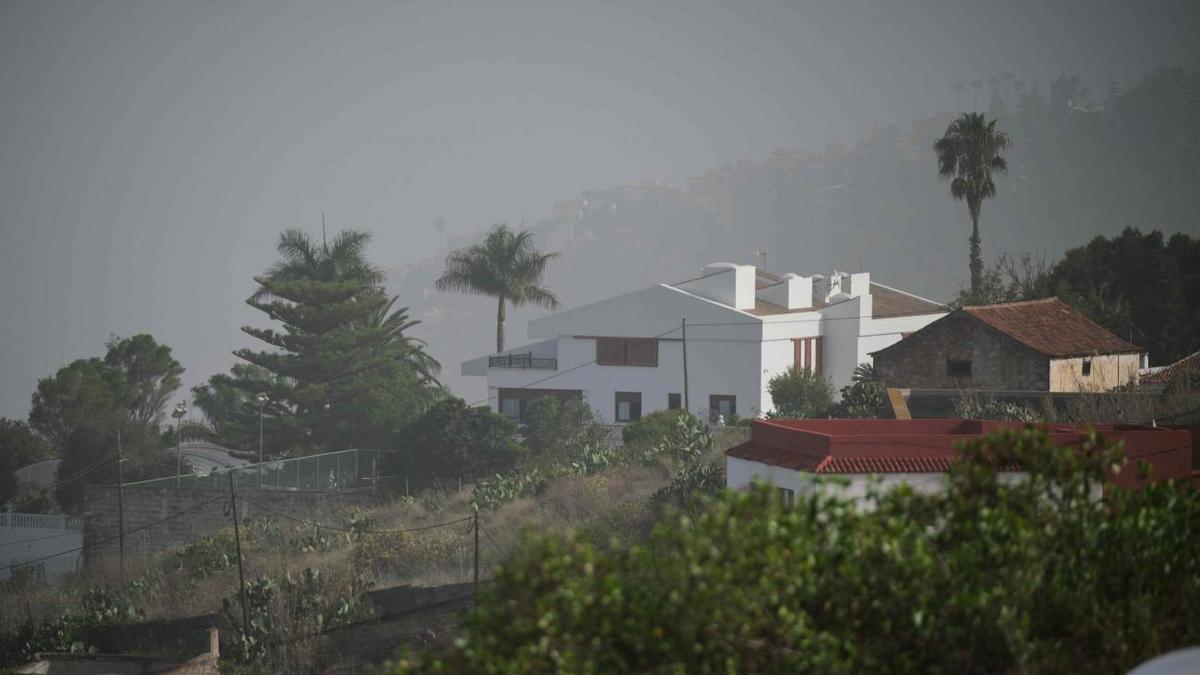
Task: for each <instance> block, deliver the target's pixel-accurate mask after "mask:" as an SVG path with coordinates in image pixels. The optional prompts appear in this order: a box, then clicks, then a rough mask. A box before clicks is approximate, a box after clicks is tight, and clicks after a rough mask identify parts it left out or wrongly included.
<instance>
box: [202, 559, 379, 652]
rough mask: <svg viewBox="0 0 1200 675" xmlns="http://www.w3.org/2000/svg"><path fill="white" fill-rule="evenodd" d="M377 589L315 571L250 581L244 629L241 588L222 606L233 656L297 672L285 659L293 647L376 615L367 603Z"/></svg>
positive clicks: (369, 583) (361, 580) (363, 580)
mask: <svg viewBox="0 0 1200 675" xmlns="http://www.w3.org/2000/svg"><path fill="white" fill-rule="evenodd" d="M373 585H374V582H372V581H371V580H370V579H368V578H367V577H365V576H363V575H361V574H359V575H356V576H354V577H351V578H348V579H336V578H330V577H329V576H328V575H323V574H321V572H320V570H315V569H312V568H311V567H306V568H305V569H304V571H303V572H301V573H300V574H298V575H292V574H291V573H290V572H288V573H285V574H284V576H283V578H282V579H279V580H278V581H275V580H274V579H272V578H271V577H269V576H265V575H264V576H260V577H258V578H256V579H253V580H251V581H248V582H247V583H246V616H247V619H248V625H247V626H246V627H245V629H243V626H242V608H241V604H240V603H241V599H240V594H239V592H238V589H237V588H235V589H234V592H233V593H232V594H231V596H230V597H228V598H226V599H225V600H224V603H223V605H224V615H225V620H226V621H227V622H228V624H229V626H230V627H232V630H231V631H229V634H230V635H233V636H234V639H233V642H234V647H235V649H234V650H233V655H234V657H235V658H237V659H238V660H240V661H241V662H243V663H257V664H263V665H267V666H270V667H271V670H274V671H277V672H283V671H285V670H294V669H295V664H288V663H286V660H285V657H286V656H287V654H288V652H287V647H288V645H289V644H294V643H296V642H311V640H310V638H311V637H313V636H316V635H319V634H320V633H323V632H325V631H328V630H332V629H334V628H338V627H341V626H345V625H348V624H350V623H352V622H354V621H356V620H360V619H364V618H367V617H369V616H371V614H372V608H371V607H370V606H369V605H368V604H366V603H365V602H364V599H363V598H364V594H365V593H366V592H367V591H368V590H370V589H371V587H372V586H373ZM293 653H294V652H293ZM305 665H308V666H310V667H311V666H313V665H315V664H305ZM288 666H291V667H288Z"/></svg>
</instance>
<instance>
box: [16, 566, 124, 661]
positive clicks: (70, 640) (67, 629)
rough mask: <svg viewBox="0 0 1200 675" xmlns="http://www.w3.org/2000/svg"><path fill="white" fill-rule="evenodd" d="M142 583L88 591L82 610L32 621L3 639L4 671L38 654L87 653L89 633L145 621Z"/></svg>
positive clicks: (80, 604) (83, 598) (82, 601)
mask: <svg viewBox="0 0 1200 675" xmlns="http://www.w3.org/2000/svg"><path fill="white" fill-rule="evenodd" d="M143 590H144V584H143V583H142V582H141V581H131V582H129V583H128V584H126V585H125V586H124V587H122V588H116V589H114V588H110V587H107V586H105V587H101V588H93V589H90V590H88V591H86V592H85V593H84V594H83V596H82V598H80V603H79V607H78V608H76V609H71V610H68V611H66V612H64V613H63V614H61V615H60V616H58V617H57V618H54V619H49V620H37V619H30V620H28V621H26V622H25V623H24V624H22V625H21V626H19V627H18V628H17V630H15V631H13V632H10V633H6V634H4V635H0V667H9V666H17V665H20V664H22V663H25V662H26V661H29V660H30V659H31V658H32V657H33V655H34V654H36V653H38V652H84V651H87V650H88V648H89V645H88V644H87V643H86V639H87V632H88V630H89V629H91V628H93V627H98V626H111V625H114V624H120V623H131V622H136V621H141V620H143V619H144V618H145V613H144V612H143V611H142V609H141V606H140V603H139V600H140V596H141V594H142V591H143Z"/></svg>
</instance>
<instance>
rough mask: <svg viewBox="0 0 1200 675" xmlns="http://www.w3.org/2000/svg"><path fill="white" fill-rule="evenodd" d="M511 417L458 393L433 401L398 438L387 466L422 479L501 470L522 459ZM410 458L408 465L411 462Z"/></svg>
mask: <svg viewBox="0 0 1200 675" xmlns="http://www.w3.org/2000/svg"><path fill="white" fill-rule="evenodd" d="M516 435H517V427H516V425H515V424H513V422H512V420H510V419H508V418H507V417H504V416H503V415H497V414H496V413H494V412H492V411H491V409H489V408H487V407H486V406H477V407H470V406H468V405H467V404H466V402H465V401H463V400H462V399H460V398H449V399H445V400H442V401H439V402H438V403H436V404H434V405H433V406H432V407H431V408H430V409H429V410H427V411H426V412H425V413H424V414H423V415H421V416H420V417H418V418H417V419H416V420H414V421H413V422H412V423H411V424H409V425H408V426H407V427H405V429H404V430H403V432H401V433H400V434H399V435H398V437H397V442H396V447H397V451H396V452H394V453H390V456H389V457H387V458H386V459H385V460H384V461H385V469H386V470H387V471H388V472H389V473H392V474H400V475H409V476H417V477H424V478H441V479H443V480H447V479H451V480H452V479H453V478H455V477H460V476H464V477H473V476H478V475H487V474H488V473H494V472H497V471H504V470H507V469H508V468H510V467H512V466H514V465H515V464H516V463H517V461H518V460H519V459H520V458H521V448H520V446H519V445H518V444H517V442H516V440H515V438H516ZM410 459H411V467H410V466H409V462H410Z"/></svg>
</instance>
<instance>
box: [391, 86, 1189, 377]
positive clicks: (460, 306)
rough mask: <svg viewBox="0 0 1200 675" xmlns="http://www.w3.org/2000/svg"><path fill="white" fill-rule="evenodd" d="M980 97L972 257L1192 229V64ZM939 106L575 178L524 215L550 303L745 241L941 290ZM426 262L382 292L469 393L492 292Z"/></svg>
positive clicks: (960, 243)
mask: <svg viewBox="0 0 1200 675" xmlns="http://www.w3.org/2000/svg"><path fill="white" fill-rule="evenodd" d="M991 106H992V109H991V110H990V113H991V114H992V115H994V116H998V117H999V118H1000V120H1001V126H1002V128H1003V129H1005V130H1006V131H1007V132H1008V133H1009V134H1010V135H1011V136H1012V139H1013V147H1012V149H1011V151H1010V153H1009V164H1010V167H1011V170H1010V172H1009V174H1008V175H1007V176H1005V177H1002V178H1001V179H1000V180H999V181H998V187H997V190H998V195H997V197H996V198H995V199H994V200H991V201H989V202H987V203H985V204H984V207H983V217H982V221H981V226H982V234H983V249H984V256H985V260H991V259H994V258H995V257H996V256H998V255H999V254H1001V253H1003V252H1012V251H1034V252H1042V253H1046V254H1048V255H1051V256H1053V255H1057V254H1059V253H1061V252H1062V251H1063V250H1064V249H1066V248H1068V247H1070V246H1076V245H1080V244H1083V243H1085V242H1086V241H1087V240H1089V239H1090V238H1092V237H1093V236H1095V235H1097V234H1115V233H1117V232H1119V231H1120V230H1121V229H1122V228H1123V227H1126V226H1135V227H1141V228H1142V229H1143V230H1148V229H1155V228H1156V229H1160V230H1163V231H1165V232H1168V233H1169V232H1176V231H1183V232H1189V233H1200V222H1198V220H1197V217H1196V214H1197V213H1198V212H1200V190H1198V189H1197V188H1198V187H1200V163H1198V162H1197V156H1198V155H1200V73H1196V72H1192V73H1188V72H1185V71H1183V70H1180V69H1164V70H1160V71H1157V72H1155V73H1153V74H1151V75H1148V76H1147V77H1145V78H1144V79H1143V80H1141V81H1140V82H1139V83H1137V84H1136V85H1135V86H1133V87H1132V88H1130V89H1129V90H1127V91H1125V92H1118V91H1112V90H1110V92H1109V95H1108V96H1107V97H1106V98H1105V100H1104V101H1101V102H1092V101H1090V100H1089V96H1088V93H1087V90H1086V88H1085V87H1082V86H1081V85H1080V84H1079V83H1078V81H1077V80H1075V79H1074V78H1067V77H1060V78H1059V79H1057V80H1056V81H1055V82H1054V83H1052V85H1051V87H1050V93H1049V96H1048V97H1047V98H1043V97H1042V96H1040V94H1039V92H1038V88H1037V87H1036V86H1034V87H1033V88H1032V89H1031V90H1028V91H1025V92H1023V94H1022V95H1021V96H1020V100H1018V101H1016V103H1015V105H1006V104H1005V102H1004V101H1003V99H1002V97H1001V96H1000V95H999V92H994V95H993V100H992V103H991ZM953 117H954V115H952V114H949V113H946V114H940V115H936V116H933V117H929V118H926V119H922V120H919V121H917V122H914V123H913V124H912V125H911V126H910V127H909V128H908V129H907V130H903V131H902V130H900V129H898V128H897V127H888V128H885V129H880V130H878V131H876V132H875V133H873V134H872V135H870V136H869V137H868V138H865V139H863V140H862V141H861V142H860V143H858V145H857V146H855V147H853V148H842V147H840V146H837V145H831V146H830V147H828V148H826V149H825V150H824V151H822V152H820V153H813V152H806V151H803V150H796V149H792V150H778V151H776V152H775V153H773V154H772V155H771V156H770V157H767V158H765V159H756V160H742V161H739V162H736V163H726V164H725V165H723V166H721V167H719V168H716V169H713V170H710V171H708V172H706V173H704V174H703V175H701V176H696V177H694V178H692V179H691V180H689V181H688V184H687V185H686V186H668V185H654V184H650V185H631V186H620V187H615V188H612V189H609V190H601V191H594V192H584V193H582V194H581V195H580V196H578V197H575V198H572V199H568V200H566V201H564V202H562V203H560V204H558V205H557V206H556V207H554V209H553V211H552V212H551V213H550V215H548V216H547V217H545V218H544V219H542V220H541V221H540V222H538V223H536V224H534V225H531V226H530V227H531V229H533V230H534V231H535V232H536V233H537V235H538V245H539V246H540V247H542V248H544V249H548V250H554V251H560V252H561V253H562V254H563V255H562V259H561V260H560V261H559V262H557V263H555V264H554V265H552V267H551V270H550V272H549V275H548V280H549V283H550V285H551V287H552V288H554V289H555V290H556V291H557V292H558V294H559V298H560V299H561V300H562V301H563V303H564V304H565V305H566V306H568V307H569V306H573V305H578V304H580V303H584V302H588V301H591V300H596V299H598V298H602V297H606V296H609V295H612V294H615V293H620V292H624V291H628V290H632V289H635V288H638V287H642V286H645V285H648V284H651V283H656V282H660V281H676V280H682V279H685V278H689V277H691V276H694V275H695V274H696V273H697V271H698V270H699V268H700V266H701V265H703V264H704V263H706V262H710V261H715V260H728V261H734V262H747V263H752V262H757V259H756V258H755V256H754V250H755V249H757V248H765V249H766V250H767V251H768V254H767V268H768V269H770V270H771V271H775V272H783V271H797V272H803V273H806V274H811V273H817V272H823V273H828V272H829V271H831V270H832V269H833V268H838V269H843V270H857V269H858V267H859V264H860V259H861V261H862V265H863V268H864V269H866V270H868V271H870V272H871V273H872V275H873V278H874V279H876V280H879V281H883V282H885V283H888V284H892V285H896V286H899V287H901V288H904V289H906V290H911V291H913V292H917V293H921V294H924V295H927V296H930V297H933V298H936V299H950V298H951V296H952V295H953V294H954V292H955V291H956V290H957V289H958V288H960V287H961V286H962V285H964V284H965V283H966V277H967V234H968V222H967V214H966V207H965V206H964V205H963V204H962V203H961V202H954V201H952V200H951V199H950V195H949V189H948V187H947V185H946V184H945V183H943V182H941V181H939V180H938V179H937V169H936V164H935V161H934V155H933V151H932V149H931V146H932V144H933V141H934V140H935V139H936V138H937V137H938V136H940V134H941V132H942V131H944V129H945V127H946V125H947V124H948V123H949V121H950V120H951V119H952V118H953ZM483 225H487V223H481V226H483ZM464 243H469V242H466V241H457V242H451V244H452V245H461V244H464ZM441 267H442V261H441V260H427V261H423V262H422V263H419V264H416V265H411V266H408V267H406V268H404V269H403V270H402V271H401V273H400V274H399V275H397V276H396V277H394V278H393V279H392V283H393V286H394V291H395V292H397V293H399V294H400V296H401V302H403V303H404V304H407V305H410V306H411V307H412V308H413V310H414V314H415V316H416V317H418V318H420V319H422V320H423V321H424V325H422V326H421V327H420V330H419V333H420V334H421V336H422V337H425V338H427V339H428V340H429V341H430V343H431V346H432V351H433V353H434V354H435V355H436V356H437V357H438V358H439V359H440V360H441V361H442V363H443V365H444V366H445V369H446V373H445V378H444V379H445V381H446V382H447V383H448V384H450V385H451V386H452V387H453V388H454V389H455V391H456V392H458V393H459V394H460V395H462V396H465V397H467V398H468V399H473V398H479V397H482V395H483V393H484V392H483V385H482V382H480V381H479V380H478V379H477V378H463V377H460V376H459V375H458V368H459V362H460V361H461V360H463V359H465V358H468V357H471V356H476V355H479V354H483V353H487V352H488V351H489V349H490V345H491V344H492V343H493V335H494V332H493V331H494V321H495V305H494V304H493V303H492V302H491V301H489V300H488V299H485V298H478V297H469V296H459V295H451V294H443V293H438V292H436V291H433V290H432V286H433V280H434V279H435V278H437V276H438V274H440V272H441ZM541 313H543V312H542V311H540V310H539V311H536V312H535V311H518V312H515V313H512V314H510V321H509V337H510V339H509V343H510V344H513V345H520V344H521V343H522V341H523V340H524V337H525V322H526V321H527V320H528V319H529V318H530V317H532V316H536V315H538V314H541Z"/></svg>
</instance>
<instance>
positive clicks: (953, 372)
mask: <svg viewBox="0 0 1200 675" xmlns="http://www.w3.org/2000/svg"><path fill="white" fill-rule="evenodd" d="M946 376H947V377H970V376H971V362H970V361H964V360H961V359H946Z"/></svg>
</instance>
